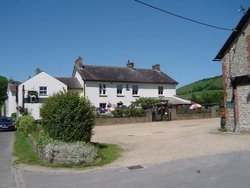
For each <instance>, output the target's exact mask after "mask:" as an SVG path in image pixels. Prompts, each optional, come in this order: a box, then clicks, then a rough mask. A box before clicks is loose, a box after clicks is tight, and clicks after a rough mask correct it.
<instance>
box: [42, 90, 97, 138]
mask: <svg viewBox="0 0 250 188" xmlns="http://www.w3.org/2000/svg"><path fill="white" fill-rule="evenodd" d="M40 115H41V117H42V124H43V128H44V131H45V132H47V133H48V134H49V136H50V137H51V138H53V139H56V140H62V141H65V142H75V141H84V142H89V141H90V139H91V136H92V128H93V126H94V122H95V109H94V107H93V106H92V105H91V104H90V102H89V100H87V99H85V98H83V97H79V96H78V94H77V93H71V92H67V93H58V94H55V95H53V96H51V97H49V98H48V99H46V100H45V101H44V103H43V106H42V108H41V111H40Z"/></svg>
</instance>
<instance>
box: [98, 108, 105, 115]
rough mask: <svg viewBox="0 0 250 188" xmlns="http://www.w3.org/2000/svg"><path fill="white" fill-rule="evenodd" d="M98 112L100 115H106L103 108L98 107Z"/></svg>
mask: <svg viewBox="0 0 250 188" xmlns="http://www.w3.org/2000/svg"><path fill="white" fill-rule="evenodd" d="M96 111H97V112H98V113H100V114H104V113H105V109H103V108H101V107H98V108H96Z"/></svg>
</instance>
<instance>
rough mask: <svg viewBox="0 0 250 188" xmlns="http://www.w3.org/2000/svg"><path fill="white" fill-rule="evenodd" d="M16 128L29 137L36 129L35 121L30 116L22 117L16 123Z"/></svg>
mask: <svg viewBox="0 0 250 188" xmlns="http://www.w3.org/2000/svg"><path fill="white" fill-rule="evenodd" d="M16 128H17V130H19V131H22V132H23V133H24V134H25V135H26V136H27V135H28V134H30V133H32V132H33V131H34V130H35V129H36V124H35V119H34V118H33V117H32V116H30V115H24V116H21V117H20V118H19V119H18V121H17V123H16Z"/></svg>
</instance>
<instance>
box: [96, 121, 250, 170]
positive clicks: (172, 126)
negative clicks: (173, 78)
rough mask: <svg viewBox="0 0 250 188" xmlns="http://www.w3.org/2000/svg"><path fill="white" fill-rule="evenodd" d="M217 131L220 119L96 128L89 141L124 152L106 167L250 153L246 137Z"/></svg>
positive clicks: (249, 141) (247, 136)
mask: <svg viewBox="0 0 250 188" xmlns="http://www.w3.org/2000/svg"><path fill="white" fill-rule="evenodd" d="M218 128H220V119H219V118H212V119H199V120H182V121H162V122H149V123H138V124H126V125H108V126H96V127H95V128H94V135H93V137H92V141H93V142H100V143H113V144H118V145H119V146H120V147H121V148H122V149H123V151H122V152H121V156H120V157H119V158H118V159H117V160H116V161H114V162H113V163H111V164H109V165H108V166H109V167H121V166H133V165H143V164H152V163H161V162H165V161H170V160H176V159H183V158H192V157H199V156H208V155H214V154H221V153H228V152H233V151H250V135H249V134H239V133H221V132H219V131H218Z"/></svg>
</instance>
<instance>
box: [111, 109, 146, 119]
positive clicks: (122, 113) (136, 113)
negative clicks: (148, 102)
mask: <svg viewBox="0 0 250 188" xmlns="http://www.w3.org/2000/svg"><path fill="white" fill-rule="evenodd" d="M112 114H113V116H114V117H142V116H145V111H144V110H143V109H141V108H131V109H119V108H118V109H116V110H114V111H113V112H112Z"/></svg>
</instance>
